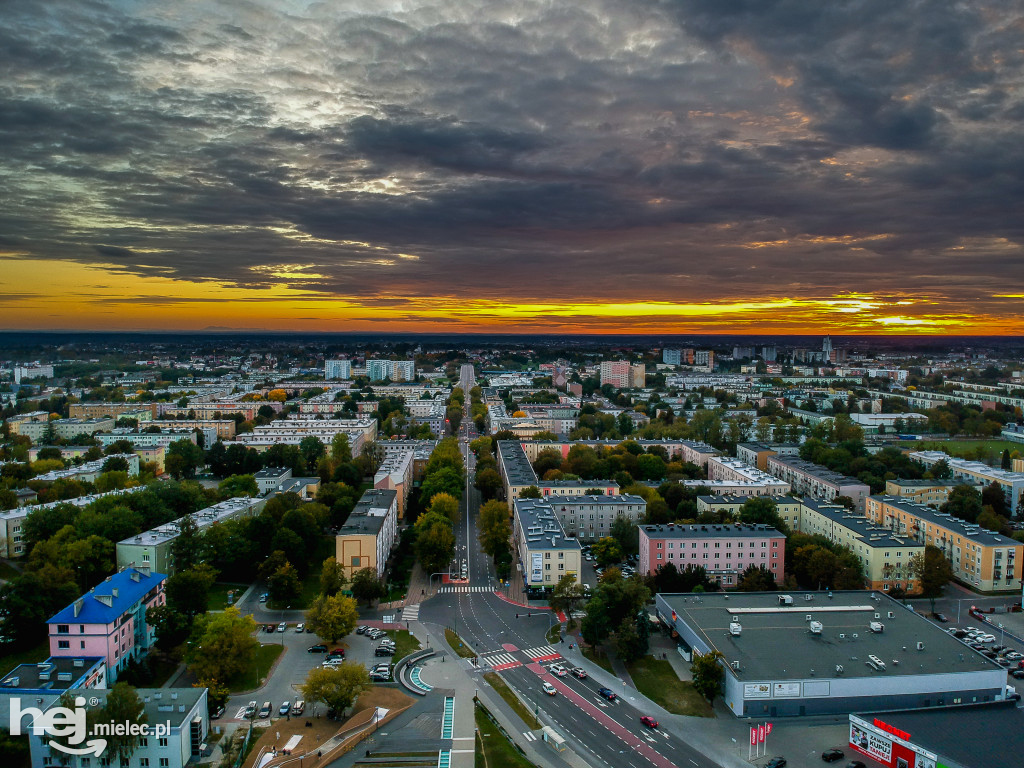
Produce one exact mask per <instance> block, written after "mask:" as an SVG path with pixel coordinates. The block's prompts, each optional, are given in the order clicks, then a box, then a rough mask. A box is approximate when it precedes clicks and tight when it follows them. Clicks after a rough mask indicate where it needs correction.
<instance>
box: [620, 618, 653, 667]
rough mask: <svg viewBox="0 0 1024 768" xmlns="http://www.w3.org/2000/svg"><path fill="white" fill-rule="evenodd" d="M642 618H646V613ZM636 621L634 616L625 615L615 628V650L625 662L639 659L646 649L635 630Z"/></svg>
mask: <svg viewBox="0 0 1024 768" xmlns="http://www.w3.org/2000/svg"><path fill="white" fill-rule="evenodd" d="M644 618H645V619H646V614H645V616H644ZM636 623H637V620H636V619H635V618H634V617H632V616H626V617H625V618H624V619H623V620H622V621H621V622H619V626H618V628H617V629H616V630H615V652H616V653H617V654H618V656H619V658H620V659H622V660H623V661H624V662H626V663H627V664H629V663H630V662H632V661H636V660H637V659H639V658H640V657H641V656H643V655H644V652H645V651H646V648H644V647H643V646H644V643H643V642H642V641H641V639H640V634H639V633H638V632H637V628H636Z"/></svg>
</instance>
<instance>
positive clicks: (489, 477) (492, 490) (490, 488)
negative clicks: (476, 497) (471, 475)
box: [473, 468, 502, 500]
mask: <svg viewBox="0 0 1024 768" xmlns="http://www.w3.org/2000/svg"><path fill="white" fill-rule="evenodd" d="M473 487H474V488H476V489H477V490H478V491H480V494H481V495H482V496H483V497H484V499H485V500H486V499H493V498H494V497H495V496H497V495H498V491H500V490H501V487H502V482H501V475H499V474H498V472H497V471H496V470H494V469H490V468H487V469H481V470H479V471H478V472H477V473H476V479H475V480H474V481H473Z"/></svg>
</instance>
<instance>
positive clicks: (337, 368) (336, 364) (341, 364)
mask: <svg viewBox="0 0 1024 768" xmlns="http://www.w3.org/2000/svg"><path fill="white" fill-rule="evenodd" d="M324 378H325V379H351V378H352V361H351V360H325V361H324Z"/></svg>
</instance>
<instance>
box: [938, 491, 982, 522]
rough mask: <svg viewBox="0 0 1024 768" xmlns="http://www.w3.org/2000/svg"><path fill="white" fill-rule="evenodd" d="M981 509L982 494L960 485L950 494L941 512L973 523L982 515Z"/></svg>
mask: <svg viewBox="0 0 1024 768" xmlns="http://www.w3.org/2000/svg"><path fill="white" fill-rule="evenodd" d="M981 507H982V503H981V494H980V493H978V491H977V490H975V489H974V488H972V487H971V486H969V485H958V486H956V487H955V488H953V490H952V491H950V492H949V496H948V497H947V498H946V502H945V503H944V504H943V505H942V506H941V507H939V510H940V511H942V512H946V513H947V514H950V515H952V516H953V517H958V518H960V519H961V520H966V521H967V522H968V523H973V522H975V521H977V519H978V515H980V514H981Z"/></svg>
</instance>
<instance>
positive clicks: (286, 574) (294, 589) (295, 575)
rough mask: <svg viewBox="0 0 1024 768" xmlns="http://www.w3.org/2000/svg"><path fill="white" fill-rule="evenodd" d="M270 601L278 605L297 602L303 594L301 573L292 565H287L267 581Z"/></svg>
mask: <svg viewBox="0 0 1024 768" xmlns="http://www.w3.org/2000/svg"><path fill="white" fill-rule="evenodd" d="M267 587H268V591H269V592H270V599H271V600H273V601H274V602H275V603H277V604H278V605H281V604H287V605H290V604H291V603H293V602H295V601H296V600H298V599H299V595H301V594H302V581H301V580H300V579H299V572H298V571H296V570H295V566H293V565H292V564H291V563H285V564H284V565H282V566H281V567H280V568H278V569H277V570H276V571H274V573H273V574H271V576H270V578H269V579H267Z"/></svg>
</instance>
